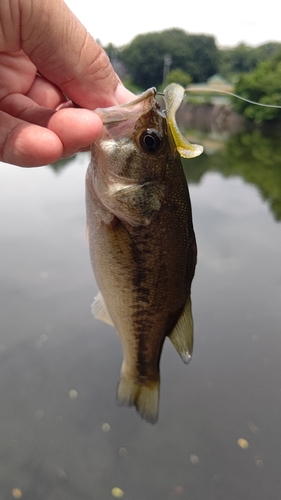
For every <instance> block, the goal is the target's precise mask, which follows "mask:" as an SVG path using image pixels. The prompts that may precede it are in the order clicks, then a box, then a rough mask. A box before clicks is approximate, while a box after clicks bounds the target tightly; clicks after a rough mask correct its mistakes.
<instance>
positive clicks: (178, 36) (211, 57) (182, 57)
mask: <svg viewBox="0 0 281 500" xmlns="http://www.w3.org/2000/svg"><path fill="white" fill-rule="evenodd" d="M218 54H219V53H218V49H217V47H216V44H215V40H214V38H213V37H212V36H207V35H189V34H187V33H186V32H185V31H183V30H180V29H176V28H173V29H170V30H165V31H160V32H154V33H147V34H145V35H143V34H142V35H138V36H136V37H135V38H134V40H133V41H132V42H131V43H130V44H129V45H128V46H126V47H124V48H123V50H121V51H120V54H119V57H120V58H121V60H122V62H123V63H124V64H125V66H126V67H127V70H128V72H129V73H130V76H131V78H132V80H133V82H134V83H135V84H137V85H138V86H140V87H141V88H143V89H145V88H148V87H152V86H159V85H160V84H161V83H162V82H163V71H164V61H165V58H166V59H167V57H168V56H169V57H170V61H171V63H170V68H169V69H170V70H174V69H181V70H183V71H184V72H186V73H188V74H189V75H190V77H191V78H192V80H193V81H194V82H199V81H205V80H206V79H207V78H208V77H210V76H212V75H213V74H214V73H216V72H217V63H218Z"/></svg>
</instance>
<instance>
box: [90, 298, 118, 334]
mask: <svg viewBox="0 0 281 500" xmlns="http://www.w3.org/2000/svg"><path fill="white" fill-rule="evenodd" d="M91 311H92V314H93V316H95V318H96V319H99V320H100V321H103V322H104V323H107V324H108V325H111V326H114V324H113V322H112V319H111V317H110V315H109V312H108V310H107V308H106V305H105V302H104V298H103V296H102V294H101V292H100V291H99V292H98V294H97V295H96V296H95V298H94V302H93V303H92V305H91Z"/></svg>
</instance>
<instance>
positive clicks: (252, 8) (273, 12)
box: [66, 0, 281, 47]
mask: <svg viewBox="0 0 281 500" xmlns="http://www.w3.org/2000/svg"><path fill="white" fill-rule="evenodd" d="M66 3H67V5H68V6H69V7H70V8H71V10H72V11H73V12H74V13H75V15H76V16H77V17H78V18H79V19H80V21H81V22H82V23H83V24H84V25H85V26H86V28H87V30H88V31H89V32H90V33H91V35H92V36H93V37H94V38H96V39H98V40H99V41H100V43H101V44H102V45H107V44H108V43H112V44H113V45H115V46H117V47H121V46H122V45H126V44H128V43H129V42H131V41H132V39H133V38H134V37H135V36H136V35H138V34H140V33H148V32H150V31H162V30H165V29H169V28H181V29H183V30H185V31H186V32H188V33H191V34H193V33H194V34H199V33H200V34H201V33H203V34H208V35H213V36H214V37H215V39H216V43H217V45H218V46H219V47H234V46H236V45H238V43H240V42H244V43H246V44H247V45H250V46H257V45H260V44H262V43H265V42H268V41H278V42H281V23H280V13H281V5H280V4H279V2H278V0H266V1H265V2H257V1H255V2H254V1H253V0H236V1H235V2H233V3H232V2H227V1H226V0H197V1H196V2H194V1H193V2H188V0H173V1H172V2H170V1H169V2H168V3H166V2H165V4H164V3H162V4H161V2H159V0H158V1H155V0H154V1H151V0H150V1H149V2H147V1H144V0H142V1H138V2H136V1H132V0H131V1H129V0H114V1H113V0H100V1H99V2H98V1H96V2H91V1H89V0H66Z"/></svg>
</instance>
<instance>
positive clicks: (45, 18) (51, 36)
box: [0, 0, 133, 167]
mask: <svg viewBox="0 0 281 500" xmlns="http://www.w3.org/2000/svg"><path fill="white" fill-rule="evenodd" d="M38 72H40V74H39V73H38ZM66 95H67V96H68V98H69V99H71V100H72V101H74V102H75V103H76V104H78V105H79V106H81V107H82V108H86V109H77V108H74V107H71V106H72V103H71V101H68V99H67V98H66V97H65V96H66ZM132 97H133V94H131V92H129V91H128V90H127V89H125V87H123V85H122V84H121V82H120V81H119V79H118V77H117V76H116V74H115V73H114V70H113V68H112V66H111V64H110V62H109V60H108V58H107V55H106V54H105V52H104V51H103V50H102V48H101V47H100V46H99V45H98V44H97V43H96V42H95V41H94V40H93V38H92V37H91V36H90V35H89V33H87V31H86V29H85V28H84V27H83V26H82V24H81V23H80V22H79V21H78V19H77V18H76V17H75V16H74V14H73V13H72V12H71V11H70V10H69V9H68V7H67V6H66V4H65V3H64V2H63V0H18V1H17V2H13V1H12V0H1V1H0V160H1V161H3V162H6V163H12V164H15V165H20V166H25V167H27V166H30V167H33V166H39V165H46V164H48V163H53V162H54V161H56V160H58V159H60V158H64V157H68V156H71V155H73V154H74V153H76V152H77V151H79V150H80V149H82V148H83V147H86V146H88V145H89V144H91V143H92V142H94V141H95V140H96V139H97V138H98V137H99V135H100V134H101V130H102V122H101V120H100V118H99V117H98V116H97V115H96V114H95V113H93V112H92V111H90V110H93V109H95V108H97V107H106V106H114V105H116V104H121V103H124V102H127V101H129V100H130V99H132Z"/></svg>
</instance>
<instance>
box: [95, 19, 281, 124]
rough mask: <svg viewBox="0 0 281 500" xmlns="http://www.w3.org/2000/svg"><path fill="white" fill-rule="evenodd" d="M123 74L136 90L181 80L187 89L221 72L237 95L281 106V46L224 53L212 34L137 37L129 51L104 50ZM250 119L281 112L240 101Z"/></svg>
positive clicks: (173, 32)
mask: <svg viewBox="0 0 281 500" xmlns="http://www.w3.org/2000/svg"><path fill="white" fill-rule="evenodd" d="M104 49H105V50H106V52H107V54H108V55H109V58H110V59H111V61H112V63H113V65H114V66H115V67H116V70H117V72H118V73H119V74H120V73H121V74H120V76H121V77H122V78H123V80H124V81H125V84H126V85H127V86H128V87H129V88H131V89H132V90H133V91H142V90H144V89H146V88H149V87H157V88H161V86H163V85H165V84H167V83H169V82H171V81H175V82H177V83H180V84H182V85H184V86H186V85H188V84H189V83H199V82H206V80H207V79H208V78H209V77H211V76H213V75H214V74H216V73H219V74H220V75H221V76H222V77H224V78H225V79H227V80H228V81H229V82H231V83H233V84H234V87H235V93H237V94H239V95H241V96H243V97H245V98H247V99H249V100H252V101H256V102H261V103H263V104H277V105H278V104H279V105H280V104H281V43H277V42H268V43H265V44H262V45H260V46H258V47H250V46H248V45H245V44H243V43H241V44H239V45H237V46H236V47H233V48H219V47H218V46H217V45H216V41H215V38H214V37H213V36H210V35H204V34H202V35H195V34H190V33H186V32H185V31H183V30H181V29H178V28H172V29H169V30H164V31H160V32H152V33H147V34H141V35H137V36H136V37H135V38H134V39H133V40H132V42H131V43H129V44H128V45H126V46H123V47H115V46H114V45H112V44H109V45H108V46H106V47H104ZM234 107H235V108H236V109H237V111H238V112H240V113H242V114H243V115H244V116H245V118H246V119H248V120H252V121H255V122H256V123H261V122H263V121H266V120H281V110H280V109H276V108H265V107H264V108H262V107H258V106H254V105H251V104H247V103H245V102H243V101H239V102H238V101H235V103H234Z"/></svg>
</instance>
